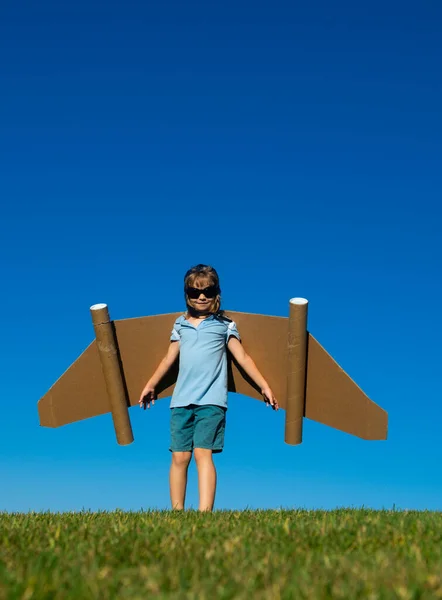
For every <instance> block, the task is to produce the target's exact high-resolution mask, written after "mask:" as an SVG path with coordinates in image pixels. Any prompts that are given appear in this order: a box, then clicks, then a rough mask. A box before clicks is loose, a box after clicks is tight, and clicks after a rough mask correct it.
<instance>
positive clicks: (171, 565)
mask: <svg viewBox="0 0 442 600" xmlns="http://www.w3.org/2000/svg"><path fill="white" fill-rule="evenodd" d="M13 598H20V599H22V600H30V599H33V598H48V599H49V598H57V599H65V598H78V599H82V600H87V599H88V598H100V600H107V599H118V600H120V599H126V598H140V599H143V600H144V599H146V598H173V599H175V598H176V599H183V600H184V599H198V600H205V599H208V600H215V599H227V598H235V599H237V598H238V599H247V600H252V599H253V600H255V599H257V600H259V599H272V600H273V599H276V600H277V599H279V598H280V599H290V600H292V599H294V600H298V599H303V598H308V599H313V600H316V599H320V598H321V599H322V598H346V599H350V600H356V599H358V598H364V599H370V600H375V599H376V600H377V599H379V600H381V599H387V598H399V599H401V600H408V599H410V600H417V599H422V600H426V599H430V598H431V599H433V598H441V599H442V513H441V512H430V511H423V512H418V511H395V510H392V511H391V510H390V511H389V510H384V511H375V510H368V509H339V510H334V511H319V510H317V511H307V510H256V511H255V510H245V511H214V512H213V513H200V512H198V511H196V510H186V511H185V512H178V511H167V510H166V511H146V512H144V511H142V512H123V511H115V512H95V513H94V512H86V511H82V512H74V513H50V512H47V513H4V512H3V513H1V512H0V599H1V600H3V599H8V600H9V599H13Z"/></svg>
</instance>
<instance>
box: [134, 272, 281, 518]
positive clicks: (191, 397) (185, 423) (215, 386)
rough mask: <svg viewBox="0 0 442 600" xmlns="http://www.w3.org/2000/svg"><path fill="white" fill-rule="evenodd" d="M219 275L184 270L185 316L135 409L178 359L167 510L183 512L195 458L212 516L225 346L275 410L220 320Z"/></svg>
mask: <svg viewBox="0 0 442 600" xmlns="http://www.w3.org/2000/svg"><path fill="white" fill-rule="evenodd" d="M220 294H221V289H220V286H219V279H218V274H217V272H216V271H215V269H214V268H212V267H209V266H207V265H201V264H200V265H197V266H196V267H192V268H191V269H189V270H188V271H187V273H186V275H185V277H184V297H185V300H186V305H187V312H186V313H185V315H182V316H180V317H178V319H176V321H175V323H174V326H173V329H172V332H171V337H170V342H171V343H170V346H169V349H168V351H167V354H166V356H165V357H164V358H163V360H162V361H161V363H160V364H159V366H158V368H157V369H156V371H155V373H154V374H153V375H152V377H151V378H150V379H149V381H148V382H147V383H146V385H145V387H144V389H143V391H142V392H141V395H140V400H139V404H140V408H141V406H142V405H144V408H146V404H147V408H150V403H151V402H152V405H154V404H155V399H156V397H157V395H156V393H155V387H156V386H157V385H158V383H159V381H160V380H161V379H162V377H163V376H164V375H165V374H166V373H167V371H168V370H169V368H170V367H171V366H172V364H173V363H174V362H175V360H176V358H177V357H178V354H179V372H178V379H177V382H176V385H175V389H174V392H173V395H172V400H171V403H170V408H171V420H170V432H171V445H170V448H169V450H170V452H172V464H171V468H170V478H169V482H170V498H171V502H172V509H178V510H184V502H185V496H186V486H187V469H188V466H189V463H190V460H191V458H192V451H194V453H195V460H196V463H197V469H198V488H199V510H200V511H206V510H208V511H212V509H213V504H214V500H215V490H216V470H215V465H214V463H213V459H212V453H218V452H222V449H223V446H224V431H225V425H226V411H227V356H226V347H227V348H228V349H229V351H230V352H231V353H232V355H233V356H234V357H235V359H236V361H237V362H238V363H239V365H240V366H241V367H242V368H243V369H244V371H245V372H246V373H247V374H248V375H249V376H250V377H251V378H252V379H253V380H254V381H255V382H256V384H257V385H258V386H259V387H260V388H261V392H262V395H263V396H264V400H265V402H266V405H267V406H268V405H269V403H270V405H271V406H272V407H273V409H274V410H278V408H279V407H278V402H277V400H276V398H275V397H274V395H273V392H272V390H271V389H270V387H269V385H268V384H267V382H266V381H265V379H264V377H263V376H262V375H261V373H260V372H259V371H258V369H257V367H256V365H255V363H254V362H253V360H252V359H251V357H250V356H249V355H248V354H247V353H246V352H245V351H244V349H243V346H242V345H241V342H240V336H239V333H238V330H237V328H236V324H235V322H234V321H231V320H230V319H228V318H227V317H225V316H223V311H221V310H220V308H221V298H220Z"/></svg>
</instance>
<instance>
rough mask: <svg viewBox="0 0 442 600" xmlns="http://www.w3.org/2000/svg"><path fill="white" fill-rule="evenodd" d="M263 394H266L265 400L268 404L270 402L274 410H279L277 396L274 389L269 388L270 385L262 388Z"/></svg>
mask: <svg viewBox="0 0 442 600" xmlns="http://www.w3.org/2000/svg"><path fill="white" fill-rule="evenodd" d="M261 394H262V395H263V396H264V402H265V403H266V405H267V406H268V405H269V403H270V404H271V405H272V408H273V410H278V408H279V405H278V400H277V399H276V398H275V396H274V395H273V392H272V390H271V389H270V388H269V386H268V385H267V386H265V387H263V388H262V390H261Z"/></svg>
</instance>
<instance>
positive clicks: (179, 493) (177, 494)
mask: <svg viewBox="0 0 442 600" xmlns="http://www.w3.org/2000/svg"><path fill="white" fill-rule="evenodd" d="M191 458H192V452H173V453H172V464H171V467H170V476H169V482H170V501H171V503H172V509H176V510H184V502H185V500H186V486H187V469H188V467H189V463H190V459H191Z"/></svg>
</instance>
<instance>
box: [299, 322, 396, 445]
mask: <svg viewBox="0 0 442 600" xmlns="http://www.w3.org/2000/svg"><path fill="white" fill-rule="evenodd" d="M307 361H308V362H307V385H306V399H305V416H306V417H307V418H308V419H312V420H313V421H317V422H318V423H323V424H324V425H328V426H329V427H333V428H335V429H339V430H340V431H344V432H346V433H350V434H352V435H355V436H357V437H360V438H363V439H365V440H385V439H387V426H388V415H387V413H386V412H385V410H383V409H382V408H381V407H380V406H378V405H377V404H375V403H374V402H373V401H372V400H370V399H369V398H368V397H367V396H366V395H365V394H364V392H363V391H362V390H361V389H360V388H359V387H358V386H357V385H356V383H355V382H354V381H353V380H352V379H351V378H350V377H349V376H348V375H347V373H345V372H344V371H343V370H342V369H341V367H340V366H339V365H338V364H337V362H336V361H335V360H333V358H332V357H331V356H330V355H329V354H328V353H327V352H326V351H325V350H324V348H323V347H322V346H321V345H320V344H319V343H318V342H317V341H316V340H315V338H314V337H313V336H312V335H311V334H309V338H308V359H307Z"/></svg>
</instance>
